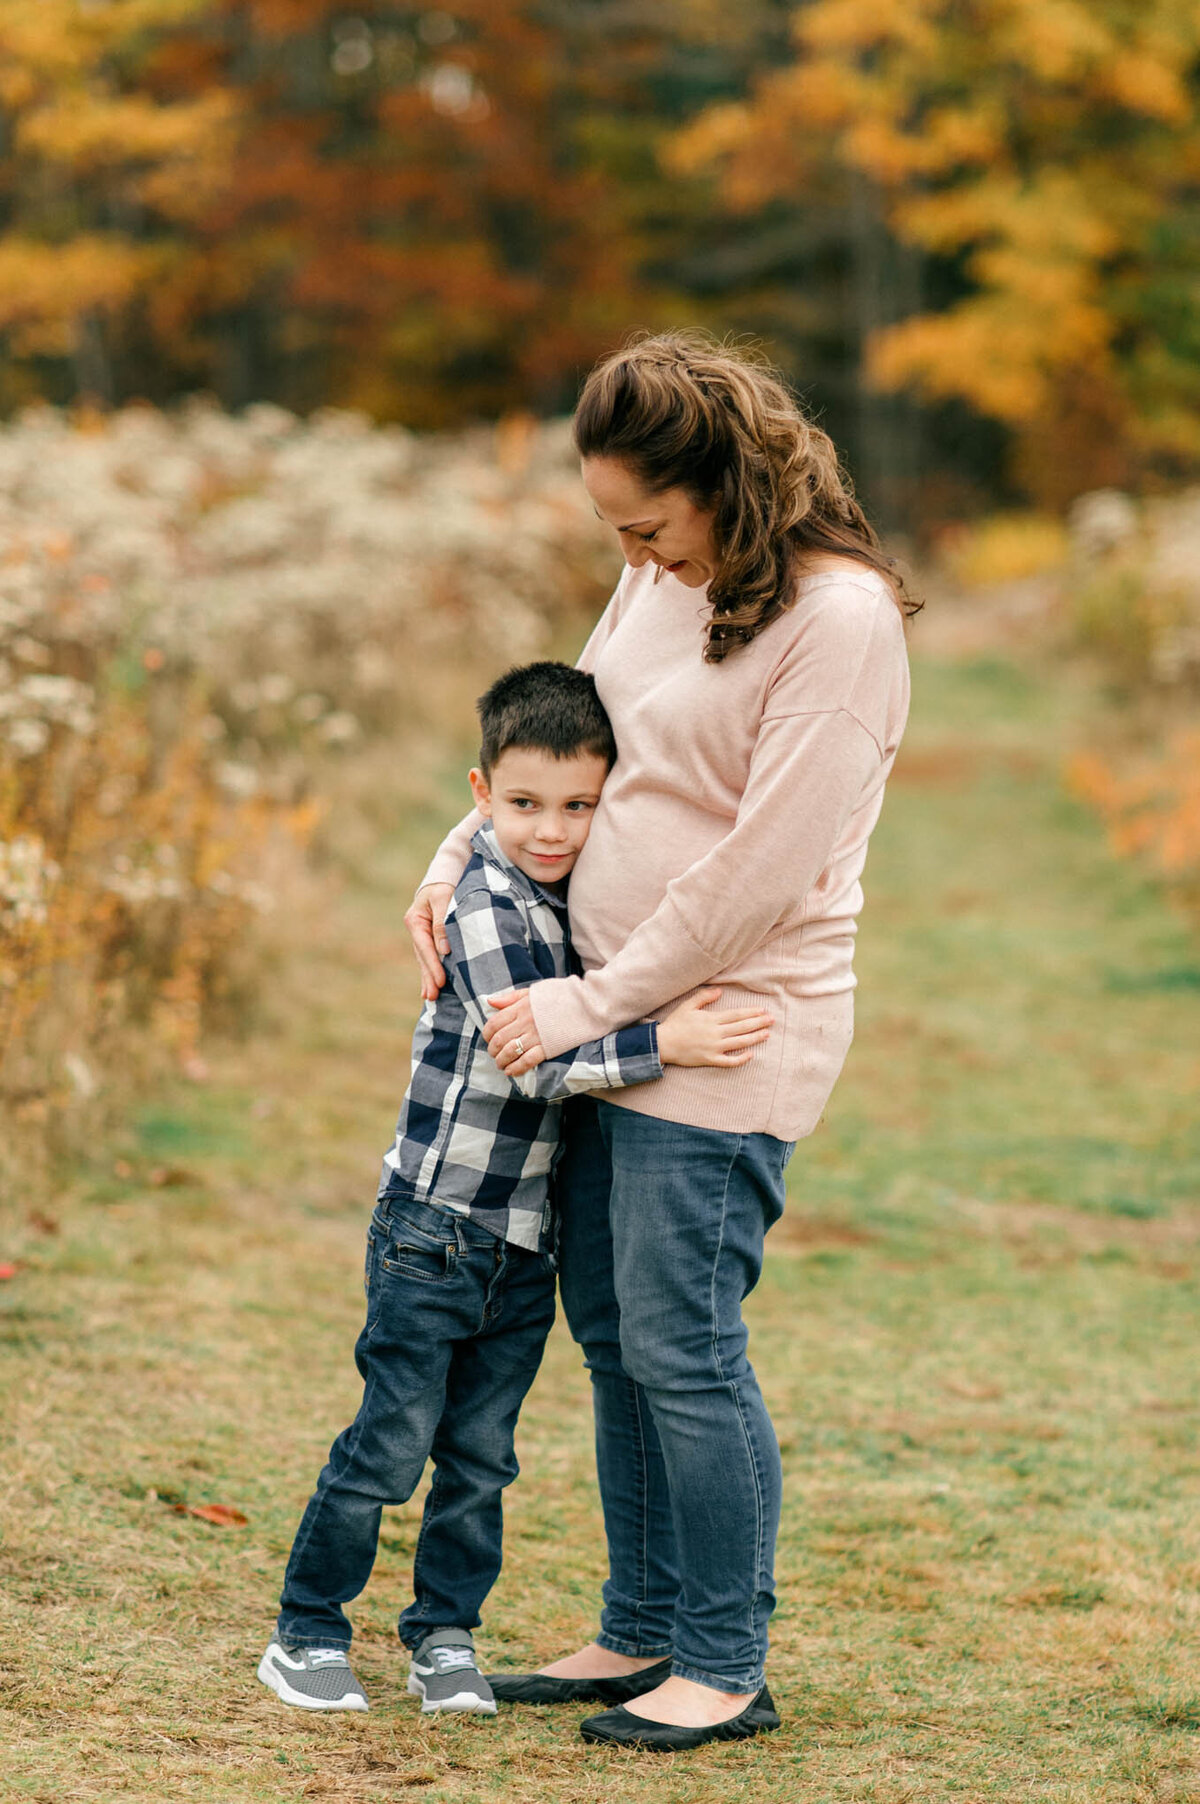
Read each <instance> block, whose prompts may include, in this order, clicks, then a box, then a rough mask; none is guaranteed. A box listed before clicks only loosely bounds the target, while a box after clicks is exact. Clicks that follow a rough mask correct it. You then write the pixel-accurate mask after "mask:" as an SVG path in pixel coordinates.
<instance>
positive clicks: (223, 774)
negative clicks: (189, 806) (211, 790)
mask: <svg viewBox="0 0 1200 1804" xmlns="http://www.w3.org/2000/svg"><path fill="white" fill-rule="evenodd" d="M213 775H214V776H215V778H216V780H217V784H218V786H219V787H220V788H221V789H223V790H224V791H225V794H226V795H227V796H231V797H232V798H233V799H234V800H235V801H239V802H248V801H249V800H250V798H251V797H252V796H256V795H257V794H258V790H259V776H258V772H257V771H256V770H255V768H254V766H253V765H252V764H239V763H237V762H236V761H235V760H234V759H232V758H228V759H226V760H225V762H224V763H223V764H218V765H217V767H216V770H215V771H214V772H213Z"/></svg>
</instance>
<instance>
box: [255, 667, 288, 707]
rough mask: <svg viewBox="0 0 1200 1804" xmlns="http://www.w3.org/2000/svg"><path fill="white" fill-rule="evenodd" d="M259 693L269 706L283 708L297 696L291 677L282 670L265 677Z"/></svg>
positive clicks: (259, 687) (259, 686)
mask: <svg viewBox="0 0 1200 1804" xmlns="http://www.w3.org/2000/svg"><path fill="white" fill-rule="evenodd" d="M258 693H259V695H260V696H261V697H262V699H263V701H264V702H266V703H267V704H268V706H270V707H273V708H281V707H283V705H284V703H285V702H290V701H291V699H292V697H293V695H295V693H296V685H295V683H293V681H292V679H291V677H290V676H287V675H286V674H285V673H284V672H283V671H282V670H277V671H273V672H272V673H271V675H270V676H265V677H263V679H262V681H261V682H260V683H259V685H258Z"/></svg>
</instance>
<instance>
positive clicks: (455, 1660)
mask: <svg viewBox="0 0 1200 1804" xmlns="http://www.w3.org/2000/svg"><path fill="white" fill-rule="evenodd" d="M432 1653H433V1658H434V1661H435V1662H436V1664H437V1665H438V1666H440V1667H441V1669H442V1671H443V1672H450V1671H452V1670H453V1669H454V1668H455V1667H457V1666H474V1664H475V1649H474V1648H473V1647H435V1648H434V1649H433V1650H432Z"/></svg>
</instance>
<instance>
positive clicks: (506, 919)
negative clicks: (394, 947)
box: [446, 889, 663, 1102]
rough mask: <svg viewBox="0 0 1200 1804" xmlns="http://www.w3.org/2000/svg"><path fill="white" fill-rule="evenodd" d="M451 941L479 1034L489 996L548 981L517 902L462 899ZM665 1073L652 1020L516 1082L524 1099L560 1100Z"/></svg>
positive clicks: (485, 894) (451, 970)
mask: <svg viewBox="0 0 1200 1804" xmlns="http://www.w3.org/2000/svg"><path fill="white" fill-rule="evenodd" d="M446 937H447V939H448V940H449V941H450V956H449V958H448V959H447V960H446V975H447V976H448V977H449V979H450V984H451V987H452V988H453V990H454V993H455V995H456V996H457V997H458V999H459V1001H460V1002H461V1003H462V1005H463V1007H464V1008H465V1009H466V1011H467V1013H468V1015H469V1016H470V1017H471V1019H472V1021H474V1023H475V1025H476V1026H477V1027H478V1028H479V1029H480V1030H482V1029H483V1027H484V1026H485V1025H486V1023H487V1020H488V1017H489V1015H490V1014H491V1012H492V1011H491V1010H489V1008H488V1007H487V1004H486V1002H485V1000H484V998H485V997H487V996H490V995H494V994H495V993H496V992H497V991H499V990H511V989H527V988H528V987H529V985H530V984H533V983H538V982H540V981H541V980H542V973H541V972H540V971H539V970H538V968H537V966H536V964H535V963H534V961H533V955H532V953H531V952H530V949H529V931H528V927H527V926H526V922H525V916H524V913H523V911H522V909H521V908H520V906H519V904H518V903H516V902H515V901H513V900H512V899H511V897H508V896H497V895H493V894H492V893H491V891H490V890H484V889H479V890H472V891H471V893H470V894H469V895H466V896H461V897H456V898H455V900H454V904H453V906H452V908H451V909H450V912H449V914H448V915H447V916H446ZM662 1072H663V1068H662V1061H661V1060H660V1058H659V1056H658V1026H657V1023H656V1022H653V1021H651V1022H647V1023H644V1024H642V1025H639V1026H636V1027H622V1028H620V1029H618V1030H617V1032H615V1033H609V1034H605V1035H604V1037H603V1038H602V1039H599V1040H589V1041H588V1042H587V1043H586V1044H585V1045H583V1046H576V1047H575V1048H574V1049H573V1050H572V1051H569V1052H564V1053H561V1054H559V1056H558V1057H557V1058H553V1059H545V1060H543V1062H542V1063H541V1064H540V1065H535V1066H534V1068H533V1070H532V1071H527V1072H525V1073H524V1075H523V1076H521V1077H517V1078H513V1079H511V1080H510V1081H511V1083H512V1086H513V1088H514V1090H519V1091H520V1092H521V1094H522V1095H523V1096H528V1097H531V1098H533V1097H537V1098H539V1099H540V1100H541V1101H543V1102H561V1101H562V1100H563V1099H564V1098H566V1097H568V1096H576V1095H579V1094H580V1093H581V1092H584V1091H588V1090H620V1089H623V1088H624V1087H625V1086H626V1085H627V1084H644V1083H649V1082H650V1081H651V1080H652V1079H654V1078H659V1077H661V1076H662Z"/></svg>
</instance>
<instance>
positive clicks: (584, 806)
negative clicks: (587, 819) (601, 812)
mask: <svg viewBox="0 0 1200 1804" xmlns="http://www.w3.org/2000/svg"><path fill="white" fill-rule="evenodd" d="M591 806H592V804H591V803H590V802H568V803H567V807H568V809H569V810H570V812H571V813H572V814H586V813H587V811H588V809H589V808H590V807H591Z"/></svg>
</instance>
